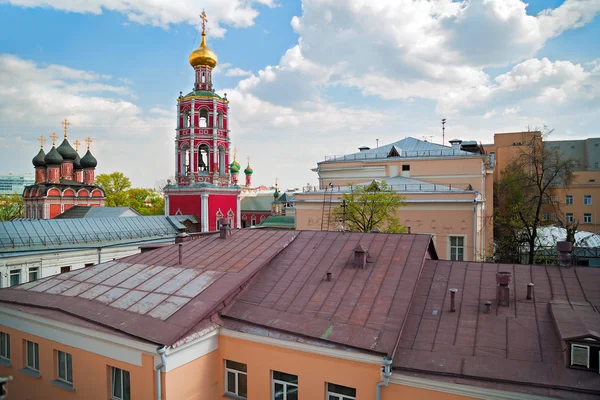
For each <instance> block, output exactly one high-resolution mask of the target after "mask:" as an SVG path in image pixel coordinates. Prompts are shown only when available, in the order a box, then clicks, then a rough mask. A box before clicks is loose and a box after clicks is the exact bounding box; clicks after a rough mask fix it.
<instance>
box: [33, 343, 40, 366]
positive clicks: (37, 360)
mask: <svg viewBox="0 0 600 400" xmlns="http://www.w3.org/2000/svg"><path fill="white" fill-rule="evenodd" d="M33 354H34V356H35V369H40V345H39V344H37V343H34V344H33Z"/></svg>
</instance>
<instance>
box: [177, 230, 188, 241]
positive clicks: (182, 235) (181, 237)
mask: <svg viewBox="0 0 600 400" xmlns="http://www.w3.org/2000/svg"><path fill="white" fill-rule="evenodd" d="M188 236H189V235H188V234H187V233H185V232H180V233H178V234H177V236H175V243H183V242H185V241H186V238H187V237H188Z"/></svg>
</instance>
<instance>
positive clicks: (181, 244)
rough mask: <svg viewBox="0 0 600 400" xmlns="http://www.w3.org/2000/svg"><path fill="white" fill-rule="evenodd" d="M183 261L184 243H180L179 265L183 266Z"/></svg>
mask: <svg viewBox="0 0 600 400" xmlns="http://www.w3.org/2000/svg"><path fill="white" fill-rule="evenodd" d="M182 259H183V243H179V264H181V260H182Z"/></svg>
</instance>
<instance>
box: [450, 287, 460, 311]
mask: <svg viewBox="0 0 600 400" xmlns="http://www.w3.org/2000/svg"><path fill="white" fill-rule="evenodd" d="M456 292H458V289H455V288H452V289H450V312H455V311H456Z"/></svg>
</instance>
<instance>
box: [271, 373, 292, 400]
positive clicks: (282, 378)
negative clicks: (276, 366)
mask: <svg viewBox="0 0 600 400" xmlns="http://www.w3.org/2000/svg"><path fill="white" fill-rule="evenodd" d="M273 400H298V376H296V375H292V374H286V373H285V372H279V371H273Z"/></svg>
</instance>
